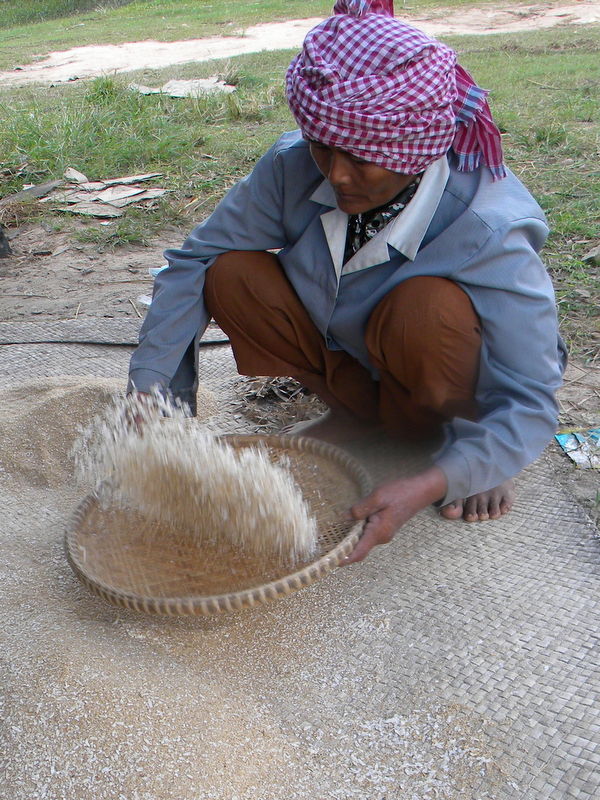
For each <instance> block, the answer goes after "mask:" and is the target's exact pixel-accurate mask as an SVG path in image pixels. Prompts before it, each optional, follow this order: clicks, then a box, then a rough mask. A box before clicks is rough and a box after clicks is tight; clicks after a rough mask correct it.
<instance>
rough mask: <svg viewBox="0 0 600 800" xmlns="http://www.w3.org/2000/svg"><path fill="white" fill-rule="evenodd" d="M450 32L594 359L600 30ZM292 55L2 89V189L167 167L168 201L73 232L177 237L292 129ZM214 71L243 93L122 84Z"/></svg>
mask: <svg viewBox="0 0 600 800" xmlns="http://www.w3.org/2000/svg"><path fill="white" fill-rule="evenodd" d="M448 41H449V43H450V44H452V45H453V46H454V47H455V48H456V49H457V51H458V52H459V55H460V60H461V63H463V64H464V66H465V67H466V68H467V69H469V70H471V71H472V72H473V74H474V75H476V77H477V80H478V82H479V83H480V84H481V85H482V86H485V87H486V88H488V89H490V90H491V94H490V103H491V106H492V109H493V112H494V116H495V118H496V121H497V122H498V124H499V126H500V128H501V130H502V131H503V132H504V134H505V135H504V146H505V155H506V160H507V163H508V164H509V166H510V167H511V168H512V169H513V171H515V172H516V173H517V175H519V177H521V178H522V180H523V181H524V182H525V184H526V185H527V186H528V187H529V188H530V190H531V191H532V193H533V194H534V195H535V196H536V198H537V199H538V201H539V202H540V204H541V205H542V207H543V208H544V210H545V211H546V213H547V215H548V218H549V221H550V224H551V227H552V234H551V236H550V239H549V241H548V245H547V247H546V249H545V253H544V257H545V260H546V262H547V264H548V265H549V268H550V270H551V274H552V276H553V279H554V282H555V285H556V289H557V294H558V300H559V310H560V314H561V318H562V321H563V330H564V331H565V334H566V335H567V338H568V339H569V342H570V344H571V346H572V348H573V349H574V350H575V351H576V352H578V353H580V354H581V355H583V356H587V357H590V358H591V357H593V356H594V355H595V354H596V353H597V345H598V334H599V332H600V319H599V317H598V316H597V315H598V304H597V302H595V301H597V298H598V297H599V296H600V285H599V281H598V275H599V273H600V270H598V268H591V267H590V266H589V265H586V264H585V263H584V262H583V261H582V256H583V255H584V254H585V253H586V252H587V251H588V250H589V249H591V248H592V247H593V246H595V245H596V244H597V243H598V241H599V240H600V225H599V220H598V216H599V215H598V208H600V167H599V166H598V154H599V153H598V151H599V141H600V108H599V102H598V97H599V96H600V28H599V27H597V26H596V27H593V26H587V27H586V28H581V27H568V28H567V27H564V28H560V29H554V30H551V31H543V32H537V33H523V34H519V35H511V36H510V37H507V36H502V37H499V36H489V37H476V36H472V37H460V38H453V39H449V40H448ZM292 56H293V52H292V51H289V52H274V53H261V54H255V55H247V56H240V57H238V58H235V59H231V60H228V61H214V62H205V63H200V64H187V65H180V66H177V67H171V68H168V69H163V70H144V71H140V72H138V73H133V74H128V75H127V76H118V77H108V78H106V77H105V78H97V79H95V80H93V81H89V82H80V83H77V84H72V85H69V84H64V85H59V86H56V87H54V88H51V89H49V88H43V89H39V88H27V89H20V90H18V91H16V90H12V91H8V90H6V91H4V92H0V125H1V126H2V131H3V135H2V137H1V138H0V173H1V174H2V175H3V182H2V185H1V186H0V194H2V195H7V194H10V193H11V192H13V191H17V190H18V189H20V188H22V186H23V184H24V183H39V182H41V181H44V180H49V179H51V178H55V177H60V176H61V175H62V172H63V171H64V169H65V168H66V167H68V166H72V167H75V168H77V169H79V170H80V171H82V172H84V173H85V174H86V175H87V176H88V177H89V178H90V179H99V178H102V177H114V176H116V175H123V174H130V173H134V172H146V171H160V172H163V173H164V177H163V178H162V179H161V184H162V185H164V186H165V187H167V188H168V189H170V190H171V192H170V194H169V195H168V196H167V197H168V199H167V200H164V201H162V202H161V203H157V205H156V206H155V208H154V210H153V211H150V212H144V213H143V214H141V213H139V212H136V211H135V210H133V209H128V210H127V213H126V215H125V216H124V217H123V218H122V219H121V220H119V221H118V222H116V223H114V224H112V225H110V226H99V225H98V224H97V223H90V224H89V225H88V226H87V227H85V228H84V230H83V232H82V233H81V234H79V235H82V236H84V237H85V238H86V240H88V241H95V242H97V243H98V245H99V246H102V247H106V246H118V245H119V244H123V243H139V244H143V243H145V242H148V240H149V237H151V236H152V235H155V234H157V233H159V232H160V230H161V227H164V226H165V225H167V224H168V225H171V226H172V225H176V226H178V227H179V229H180V231H181V235H183V233H184V232H185V231H186V230H187V229H189V227H190V226H191V225H192V224H193V222H195V221H197V220H198V219H200V218H202V217H203V216H205V215H206V214H207V213H209V212H210V210H211V209H212V208H213V207H214V205H215V204H216V202H217V201H218V200H219V198H220V197H222V195H223V194H224V192H225V191H226V190H227V188H228V187H229V186H231V185H232V184H233V183H234V182H235V181H236V180H238V179H239V178H240V177H241V176H242V175H244V174H246V173H247V172H248V171H249V170H250V169H251V168H252V165H253V163H254V162H255V161H256V159H257V158H258V157H259V156H260V155H261V154H262V153H263V152H264V151H265V150H266V149H267V148H268V147H269V145H270V144H271V143H272V142H273V141H274V140H275V139H276V137H277V136H278V135H279V134H280V133H281V132H282V131H284V130H288V129H290V128H291V127H293V126H294V123H293V120H292V117H291V115H290V113H289V111H288V109H287V106H286V103H285V98H284V95H283V90H282V85H283V75H284V72H285V69H286V67H287V64H288V63H289V61H290V59H291V57H292ZM219 73H220V74H223V75H226V76H227V77H228V79H229V80H231V81H233V82H235V83H236V84H237V92H236V94H235V95H233V96H231V95H229V96H221V97H207V98H204V99H201V100H189V99H179V100H176V99H172V98H167V97H160V96H156V95H155V96H148V97H144V96H141V95H137V94H135V93H133V92H131V91H129V90H128V89H127V88H126V87H127V84H128V83H129V82H130V81H132V80H136V81H138V82H142V83H145V84H148V85H160V84H161V83H162V82H164V81H165V80H167V79H168V78H191V77H195V78H196V77H206V76H208V75H214V74H219ZM2 101H4V102H2ZM45 213H46V214H50V215H51V209H49V210H46V212H45ZM54 219H56V216H55V217H54ZM177 238H178V237H177V235H175V236H174V239H177Z"/></svg>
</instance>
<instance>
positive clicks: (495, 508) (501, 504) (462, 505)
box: [440, 480, 515, 522]
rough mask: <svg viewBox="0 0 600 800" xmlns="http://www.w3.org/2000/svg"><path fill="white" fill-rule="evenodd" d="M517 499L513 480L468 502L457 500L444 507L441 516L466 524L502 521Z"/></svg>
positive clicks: (475, 495)
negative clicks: (462, 520)
mask: <svg viewBox="0 0 600 800" xmlns="http://www.w3.org/2000/svg"><path fill="white" fill-rule="evenodd" d="M514 499H515V485H514V483H513V481H512V480H508V481H504V483H501V484H500V486H496V487H495V488H494V489H490V490H489V491H487V492H480V493H479V494H474V495H472V496H471V497H467V499H466V500H455V501H454V502H453V503H448V505H447V506H444V507H443V508H442V509H441V511H440V514H441V515H442V516H443V517H446V519H460V518H461V517H462V518H463V519H464V520H465V521H466V522H481V521H483V520H486V519H500V517H501V516H503V515H504V514H508V512H509V511H510V510H511V508H512V505H513V502H514Z"/></svg>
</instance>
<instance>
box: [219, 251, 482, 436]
mask: <svg viewBox="0 0 600 800" xmlns="http://www.w3.org/2000/svg"><path fill="white" fill-rule="evenodd" d="M204 297H205V301H206V305H207V308H208V311H209V313H210V314H211V316H212V317H213V318H214V319H215V321H216V322H217V323H218V324H219V326H220V327H221V328H222V329H223V330H224V331H225V333H226V334H227V335H228V336H229V338H230V341H231V346H232V349H233V353H234V356H235V359H236V363H237V366H238V370H239V372H240V373H241V374H242V375H269V376H289V377H292V378H295V379H296V380H298V381H299V382H300V383H301V384H302V385H303V386H305V387H307V388H308V389H310V390H311V391H313V392H315V393H316V394H317V395H318V396H319V397H320V398H321V399H322V400H324V401H325V403H327V405H328V406H329V407H330V408H333V409H343V410H344V411H347V412H350V413H351V414H352V415H354V416H355V417H357V418H359V419H361V420H364V421H370V422H377V421H378V422H380V423H382V424H383V426H384V427H385V428H386V430H388V431H389V432H391V433H397V434H401V435H403V436H410V437H411V438H423V437H428V436H431V435H435V434H436V433H437V432H438V430H439V428H440V426H441V425H442V424H443V423H444V422H445V421H448V420H450V419H452V418H453V417H455V416H460V417H465V418H468V419H474V418H476V416H477V407H476V404H475V400H474V394H475V385H476V382H477V375H478V366H479V355H480V348H481V331H480V323H479V318H478V316H477V314H476V313H475V310H474V308H473V306H472V304H471V301H470V300H469V298H468V296H467V295H466V293H465V292H464V291H463V290H462V289H461V288H460V287H459V286H458V285H457V284H456V283H454V282H452V281H450V280H447V279H445V278H436V277H418V278H410V279H408V280H407V281H405V282H404V283H402V284H400V285H399V286H397V287H396V288H395V289H393V290H392V291H391V292H389V294H387V295H386V296H385V297H384V298H383V300H382V301H381V302H380V303H379V304H378V305H377V306H376V308H375V309H374V311H373V313H372V314H371V317H370V319H369V322H368V324H367V329H366V335H365V342H366V346H367V350H368V353H369V357H370V359H371V362H372V363H373V365H374V366H375V367H376V368H377V370H378V371H379V375H380V379H379V381H375V380H373V378H372V377H371V375H370V373H369V371H368V370H367V369H365V367H363V366H362V365H361V364H360V363H359V362H358V361H357V360H356V359H354V358H353V357H351V356H350V355H349V354H348V353H345V352H344V351H340V350H328V349H327V347H326V345H325V340H324V338H323V336H322V335H321V333H320V332H319V331H318V330H317V328H316V327H315V325H314V323H313V322H312V320H311V319H310V317H309V316H308V313H307V312H306V309H305V308H304V306H303V305H302V303H301V302H300V299H299V298H298V296H297V294H296V292H295V291H294V289H293V287H292V286H291V284H290V283H289V281H288V279H287V278H286V276H285V274H284V272H283V270H282V268H281V265H280V264H279V261H278V259H277V257H276V256H274V255H272V254H271V253H265V252H246V251H232V252H229V253H224V254H223V255H221V256H219V257H218V258H217V260H216V261H215V263H214V264H213V266H212V267H211V268H210V269H209V270H208V272H207V275H206V285H205V290H204Z"/></svg>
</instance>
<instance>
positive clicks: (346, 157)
mask: <svg viewBox="0 0 600 800" xmlns="http://www.w3.org/2000/svg"><path fill="white" fill-rule="evenodd" d="M310 153H311V155H312V157H313V159H314V162H315V164H316V165H317V167H318V168H319V170H320V171H321V172H322V173H323V175H324V176H325V177H326V178H327V180H328V181H329V183H330V184H331V185H332V187H333V190H334V192H335V196H336V199H337V204H338V208H339V209H341V210H342V211H345V212H346V213H347V214H363V213H364V212H365V211H370V210H371V209H372V208H377V207H378V206H382V205H384V204H385V203H388V202H389V201H390V200H392V199H393V198H394V197H396V195H397V194H398V193H399V192H401V191H402V189H405V188H406V187H407V186H408V185H409V183H411V182H412V181H413V179H414V177H415V176H414V175H402V174H400V173H398V172H392V171H391V170H389V169H386V168H385V167H380V166H378V165H377V164H371V163H369V162H368V161H363V160H362V159H360V158H357V157H356V156H353V155H351V154H350V153H348V152H347V151H345V150H340V149H339V147H330V146H329V145H326V144H321V143H320V142H313V141H311V142H310Z"/></svg>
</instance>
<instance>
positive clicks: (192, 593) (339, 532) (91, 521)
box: [66, 436, 370, 615]
mask: <svg viewBox="0 0 600 800" xmlns="http://www.w3.org/2000/svg"><path fill="white" fill-rule="evenodd" d="M227 442H228V443H229V444H231V445H232V446H234V447H236V448H242V447H248V446H256V445H263V446H265V447H266V448H267V451H268V453H269V455H270V457H271V459H272V460H273V461H274V462H277V461H279V460H280V459H281V458H283V457H285V458H286V461H287V462H288V463H289V469H290V470H291V472H292V474H293V476H294V479H295V481H296V483H297V484H298V486H299V487H300V489H301V491H302V494H303V496H304V498H305V500H306V501H307V503H308V505H309V507H310V510H311V513H312V514H313V515H314V516H315V518H316V520H317V527H318V550H317V553H316V554H315V556H314V557H313V558H311V559H310V561H307V562H304V563H303V562H300V563H295V564H291V563H285V562H282V561H281V560H280V559H279V558H278V557H276V556H275V555H273V556H272V557H270V558H265V557H262V556H261V557H260V558H259V557H258V556H256V555H254V554H251V553H248V552H242V551H240V550H239V549H236V548H235V547H233V546H232V545H230V544H228V543H225V542H223V541H210V539H207V540H203V542H202V544H201V545H200V544H198V540H197V537H195V536H194V535H193V532H191V531H185V530H181V529H177V528H173V527H168V526H165V525H161V524H160V523H158V522H156V521H153V520H149V519H148V518H146V517H144V516H142V515H141V514H140V513H139V512H137V511H135V510H133V509H127V508H122V507H120V506H119V507H117V506H114V507H110V506H109V507H105V506H104V505H103V504H102V503H100V502H99V499H98V497H97V496H96V495H94V494H91V495H88V496H87V497H86V498H85V499H84V500H83V501H82V502H81V503H80V505H79V506H78V508H77V510H76V511H75V513H74V515H73V518H72V520H71V522H70V524H69V527H68V529H67V532H66V548H67V556H68V559H69V563H70V564H71V566H72V568H73V570H74V571H75V573H76V574H77V576H78V577H79V579H80V580H81V581H82V582H83V583H84V584H85V585H86V586H88V588H89V589H91V591H93V592H95V593H96V594H98V595H100V596H101V597H103V598H104V599H106V600H108V601H109V602H111V603H114V604H116V605H120V606H124V607H126V608H131V609H134V610H136V611H145V612H147V613H155V614H168V615H185V614H218V613H221V612H224V611H235V610H240V609H243V608H248V607H252V606H256V605H260V604H261V603H266V602H268V601H270V600H276V599H277V598H279V597H283V596H285V595H287V594H290V593H291V592H294V591H296V590H298V589H301V588H302V587H304V586H308V585H310V584H311V583H313V582H314V581H316V580H318V579H319V578H321V577H323V576H324V575H326V574H327V573H328V572H330V571H331V570H332V569H334V568H335V567H336V566H338V565H339V563H340V562H341V561H342V559H343V558H345V556H347V555H348V554H349V553H350V552H351V551H352V550H353V549H354V547H355V545H356V542H357V541H358V539H359V537H360V534H361V530H362V524H363V523H362V522H359V523H356V522H352V521H347V520H346V519H344V512H346V511H347V510H348V508H349V507H350V506H351V505H352V504H353V503H355V502H356V501H357V500H358V499H359V498H360V497H362V496H364V494H366V493H368V491H369V485H370V481H369V478H368V476H367V473H366V472H365V471H364V469H363V468H362V467H361V466H360V464H359V463H358V462H357V461H355V460H354V459H353V458H352V457H351V456H349V455H348V454H346V453H345V452H343V451H342V450H339V449H338V448H336V447H333V446H332V445H328V444H325V443H323V442H318V441H316V440H314V439H308V438H302V437H292V436H232V437H227Z"/></svg>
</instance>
